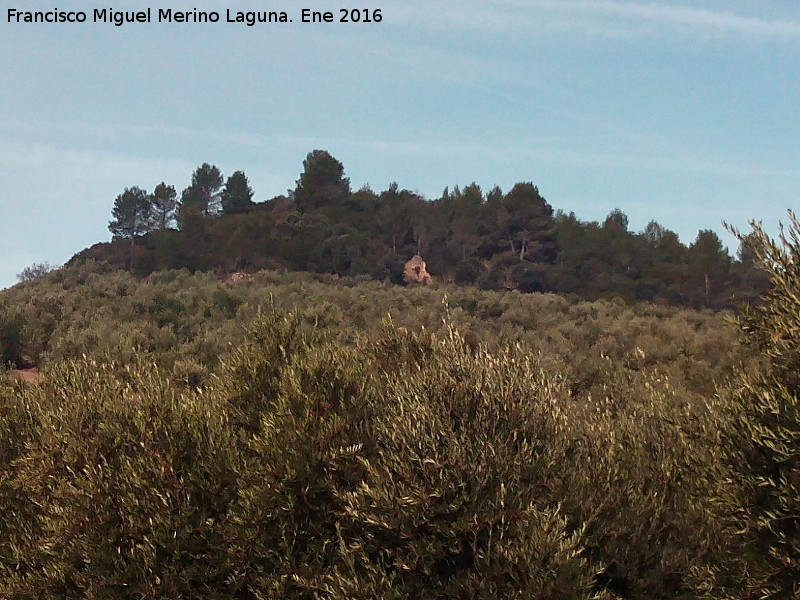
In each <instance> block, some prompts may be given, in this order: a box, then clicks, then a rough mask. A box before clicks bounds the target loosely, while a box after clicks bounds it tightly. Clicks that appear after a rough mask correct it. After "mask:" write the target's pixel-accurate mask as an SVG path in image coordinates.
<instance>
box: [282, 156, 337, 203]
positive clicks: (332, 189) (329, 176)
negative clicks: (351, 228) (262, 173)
mask: <svg viewBox="0 0 800 600" xmlns="http://www.w3.org/2000/svg"><path fill="white" fill-rule="evenodd" d="M349 195H350V180H349V179H347V178H346V177H345V176H344V166H343V165H342V163H340V162H339V161H338V160H336V159H335V158H334V157H333V156H331V155H330V154H329V153H328V152H326V151H325V150H314V151H313V152H309V153H308V156H306V159H305V160H304V161H303V172H302V173H301V174H300V179H298V180H297V187H296V188H295V190H294V200H295V202H296V203H297V208H298V210H300V211H301V212H308V211H309V210H312V209H315V208H324V207H334V208H335V207H338V206H340V205H342V204H343V203H344V201H345V200H346V199H347V197H348V196H349Z"/></svg>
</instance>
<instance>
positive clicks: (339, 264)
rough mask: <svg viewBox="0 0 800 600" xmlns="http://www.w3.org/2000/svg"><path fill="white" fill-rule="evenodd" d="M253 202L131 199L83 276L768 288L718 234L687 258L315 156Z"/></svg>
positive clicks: (505, 202)
mask: <svg viewBox="0 0 800 600" xmlns="http://www.w3.org/2000/svg"><path fill="white" fill-rule="evenodd" d="M252 198H253V191H252V189H251V188H250V185H249V182H248V179H247V176H246V175H245V174H244V173H243V172H242V171H236V172H235V173H233V174H232V175H231V176H230V177H228V178H227V180H226V179H225V178H224V177H223V175H222V173H221V172H220V171H219V169H218V168H217V167H215V166H213V165H209V164H207V163H206V164H203V165H202V166H200V167H199V168H198V169H197V170H196V171H195V173H194V175H193V177H192V183H191V185H190V186H189V187H188V188H186V189H185V190H183V192H182V193H181V194H180V197H178V194H177V192H176V190H175V188H174V187H173V186H170V185H168V184H166V183H163V182H162V183H160V184H159V185H157V186H156V187H155V188H154V189H153V192H152V193H150V192H147V191H145V190H144V189H142V188H139V187H132V188H128V189H126V190H125V191H124V192H123V193H122V194H120V195H119V196H118V197H117V198H116V200H115V202H114V205H113V211H112V216H113V220H112V221H111V223H110V225H109V228H110V230H111V231H112V233H113V234H114V239H113V241H112V242H111V243H101V244H97V245H95V246H93V247H91V248H89V249H87V250H84V251H82V252H80V253H78V254H77V255H76V256H75V257H74V258H73V259H72V261H71V263H72V264H80V263H81V262H83V261H86V260H88V259H95V260H98V261H102V262H107V263H109V264H110V265H112V266H114V267H115V268H120V269H125V270H129V271H130V272H131V273H132V274H134V275H135V276H137V277H142V276H146V275H148V274H149V273H152V272H153V271H157V270H168V269H180V268H187V269H189V270H191V271H210V270H213V271H217V272H222V273H231V272H234V271H249V272H252V271H257V270H260V269H273V270H280V269H288V270H292V271H309V272H313V273H329V274H337V275H341V276H349V277H363V278H367V279H375V280H378V281H391V282H395V283H400V282H401V274H402V269H403V265H404V263H405V262H406V261H407V260H408V259H409V258H411V256H412V255H414V254H420V255H422V257H423V258H424V259H425V260H426V262H427V265H428V270H429V272H430V273H431V274H432V275H433V276H434V278H436V279H437V280H439V281H444V282H453V283H457V284H463V285H473V286H477V287H479V288H480V289H486V290H504V289H505V290H509V289H516V290H519V291H521V292H534V291H539V292H556V293H560V294H574V295H576V296H578V297H580V298H582V299H586V300H594V299H598V298H614V297H616V298H621V299H623V300H625V301H626V302H633V301H638V300H642V301H649V302H655V303H661V304H671V305H681V306H689V307H694V308H701V307H707V308H724V307H732V306H734V305H736V304H737V303H741V302H746V301H751V300H753V299H754V298H755V297H757V295H758V293H759V292H760V291H763V290H764V289H765V287H766V276H765V275H764V273H763V271H760V270H759V269H757V268H756V267H755V265H754V263H753V257H752V256H751V255H750V254H749V253H748V252H747V250H746V249H744V250H741V251H740V252H739V254H738V256H737V258H736V259H733V258H731V256H730V255H729V254H728V252H727V249H725V248H724V247H723V245H722V242H721V241H720V238H719V237H718V236H717V235H716V234H715V233H714V232H713V231H710V230H704V231H700V232H699V233H698V235H697V238H696V239H695V240H694V242H693V243H692V244H690V245H688V246H686V245H683V244H682V243H681V242H680V240H679V239H678V236H677V235H676V234H675V233H674V232H672V231H670V230H668V229H666V228H664V227H663V226H661V225H659V224H658V223H656V222H654V221H653V222H651V223H649V224H648V225H647V227H646V228H645V229H644V230H643V231H641V232H639V233H633V232H631V231H630V230H629V229H628V219H627V217H626V216H625V214H624V213H622V212H621V211H619V210H614V211H612V212H611V213H610V214H609V215H608V217H607V218H606V219H605V220H604V221H603V222H602V223H597V222H584V221H581V220H579V219H578V217H576V216H575V215H574V214H573V213H569V214H567V213H565V212H561V211H558V212H554V211H553V208H552V207H551V205H550V204H549V203H548V202H547V201H546V200H545V199H544V198H543V197H542V196H541V194H540V193H539V190H538V189H537V187H536V186H535V185H534V184H533V183H530V182H524V183H518V184H516V185H515V186H514V187H513V188H512V189H511V190H509V191H508V192H503V191H502V190H500V189H499V188H497V187H495V188H493V189H491V190H489V191H488V192H484V191H483V190H481V189H480V187H479V186H477V185H475V184H470V185H468V186H466V187H465V188H463V189H460V188H458V187H456V188H454V189H453V190H447V189H446V190H445V191H444V192H443V193H442V196H441V197H440V198H437V199H433V200H426V199H424V198H422V197H421V196H419V195H418V194H415V193H413V192H411V191H409V190H406V189H400V188H399V187H398V186H397V185H396V184H392V185H391V186H389V189H387V190H385V191H383V192H379V193H378V192H374V191H373V190H371V189H369V188H367V187H365V188H362V189H359V190H356V191H353V190H351V188H350V182H349V180H348V178H347V177H345V173H344V167H343V165H342V164H341V163H340V162H339V161H338V160H336V159H335V158H334V157H333V156H331V155H330V154H329V153H328V152H326V151H323V150H315V151H313V152H311V153H309V154H308V156H307V158H306V160H305V161H304V162H303V171H302V173H301V174H300V177H299V179H298V180H297V182H296V186H295V188H294V189H293V190H291V191H290V192H289V193H288V194H287V195H284V196H278V197H276V198H272V199H270V200H267V201H265V202H260V203H256V202H253V200H252Z"/></svg>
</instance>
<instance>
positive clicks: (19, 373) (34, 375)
mask: <svg viewBox="0 0 800 600" xmlns="http://www.w3.org/2000/svg"><path fill="white" fill-rule="evenodd" d="M8 379H9V380H10V381H18V382H20V383H24V384H27V385H35V384H37V383H39V382H40V381H41V380H42V375H41V373H39V369H37V368H36V367H31V368H30V369H12V370H11V371H9V372H8Z"/></svg>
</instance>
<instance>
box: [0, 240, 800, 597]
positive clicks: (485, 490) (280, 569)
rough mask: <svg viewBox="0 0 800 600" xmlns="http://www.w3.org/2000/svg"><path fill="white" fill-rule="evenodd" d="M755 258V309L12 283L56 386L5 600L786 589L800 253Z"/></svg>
mask: <svg viewBox="0 0 800 600" xmlns="http://www.w3.org/2000/svg"><path fill="white" fill-rule="evenodd" d="M793 227H794V229H793V232H794V235H798V234H800V227H798V226H797V225H796V224H795V225H794V226H793ZM745 243H746V244H748V248H749V250H750V251H751V252H752V254H753V256H754V260H756V261H758V263H759V264H761V265H763V268H764V269H765V271H766V272H767V273H769V274H770V275H771V277H772V283H773V287H772V288H771V289H770V290H769V291H768V292H767V293H766V294H765V296H764V298H763V301H762V302H761V303H760V304H758V305H757V306H755V307H751V308H745V309H744V310H743V312H742V313H741V314H740V315H739V316H738V317H737V322H733V320H732V318H731V317H730V315H727V314H725V313H720V312H712V311H696V310H691V309H684V308H677V307H664V306H659V305H655V304H647V303H636V304H626V303H625V302H624V301H622V300H620V299H616V300H615V299H611V300H596V301H593V302H585V301H580V300H577V299H574V298H573V299H567V298H565V297H562V296H558V295H554V294H542V293H522V292H520V291H518V290H512V291H503V292H499V291H481V290H476V289H474V288H471V287H464V286H457V285H453V284H444V283H433V284H431V285H427V286H409V287H402V286H398V285H394V284H391V283H383V282H375V281H372V280H370V279H369V278H348V277H339V276H336V275H312V274H301V273H292V272H276V271H259V272H256V273H253V274H251V275H249V276H241V277H236V278H224V279H220V278H218V277H216V276H214V275H212V274H210V273H195V274H192V273H190V272H189V271H188V270H179V271H175V270H173V271H161V272H154V273H151V274H150V275H149V276H147V277H144V278H135V277H133V276H132V275H131V274H130V273H127V272H123V271H116V270H112V269H111V268H110V267H109V265H108V264H105V263H98V262H94V261H86V262H85V263H83V264H81V265H73V266H69V267H65V268H63V269H60V270H57V271H54V272H52V273H49V274H47V275H45V276H42V277H39V278H36V279H34V280H32V281H29V282H26V283H23V284H19V285H17V286H15V287H13V288H11V289H9V290H5V291H3V292H2V293H0V341H2V351H3V359H4V361H9V362H10V363H12V364H13V363H16V364H17V366H19V365H20V363H22V362H25V363H28V364H33V363H35V364H38V365H39V366H40V367H41V375H42V376H41V378H40V379H39V380H38V381H37V382H35V383H34V384H30V383H26V382H21V381H6V379H5V378H3V379H2V380H0V465H1V467H0V473H2V477H0V516H2V520H1V521H0V522H1V523H2V525H3V535H4V539H5V540H7V543H6V544H4V545H2V546H1V547H0V596H3V597H9V598H24V599H27V598H55V597H102V598H105V597H108V598H111V597H115V598H116V597H130V598H133V597H152V598H161V597H164V598H166V597H203V598H228V599H234V598H266V597H274V598H296V599H298V600H299V599H311V598H326V599H331V600H345V599H348V600H349V599H351V598H357V597H363V598H427V597H436V598H452V599H457V598H464V597H469V598H487V599H488V598H515V597H533V598H566V599H581V600H590V599H606V600H611V599H612V598H625V599H631V600H639V599H641V600H645V599H648V600H649V599H652V598H660V599H661V598H663V599H675V600H678V599H688V598H718V599H720V600H722V599H728V598H743V597H752V598H758V597H775V598H791V597H792V594H793V593H794V592H793V590H794V586H795V584H796V581H797V577H798V574H800V564H798V562H797V556H798V555H799V554H798V548H797V540H798V539H800V536H798V535H796V534H797V533H799V532H798V531H797V527H798V522H797V504H796V498H797V497H798V485H797V482H798V481H800V480H799V479H798V478H797V474H798V468H799V467H798V462H797V458H796V457H797V455H798V454H797V453H798V450H797V448H798V440H800V433H799V432H800V428H798V423H800V419H799V418H798V403H797V376H796V373H797V368H798V358H797V357H798V356H800V353H798V348H800V335H798V328H797V325H796V321H797V315H798V314H800V306H798V298H800V291H799V290H798V289H797V279H796V278H793V277H787V275H786V274H787V273H793V272H795V270H796V269H797V265H796V264H795V261H796V257H797V256H800V248H798V247H797V245H796V244H795V245H791V244H792V243H791V242H787V241H784V242H783V243H782V244H781V243H779V244H775V243H773V242H772V241H770V240H769V239H768V238H767V237H766V236H765V235H764V234H763V231H761V230H760V229H756V230H755V232H754V233H753V234H752V235H751V236H749V237H748V238H745Z"/></svg>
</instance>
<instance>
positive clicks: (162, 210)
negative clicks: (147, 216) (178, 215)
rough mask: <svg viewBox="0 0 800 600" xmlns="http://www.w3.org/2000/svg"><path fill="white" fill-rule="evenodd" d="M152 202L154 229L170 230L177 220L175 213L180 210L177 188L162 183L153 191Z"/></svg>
mask: <svg viewBox="0 0 800 600" xmlns="http://www.w3.org/2000/svg"><path fill="white" fill-rule="evenodd" d="M150 200H151V206H150V211H151V219H152V221H153V227H154V228H155V229H156V230H159V229H168V228H169V227H170V226H171V225H172V223H173V221H174V220H175V211H176V210H177V208H178V194H177V192H176V191H175V187H174V186H171V185H167V184H166V183H164V182H163V181H162V182H161V183H159V184H158V185H157V186H156V188H155V190H153V194H152V195H151V197H150Z"/></svg>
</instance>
